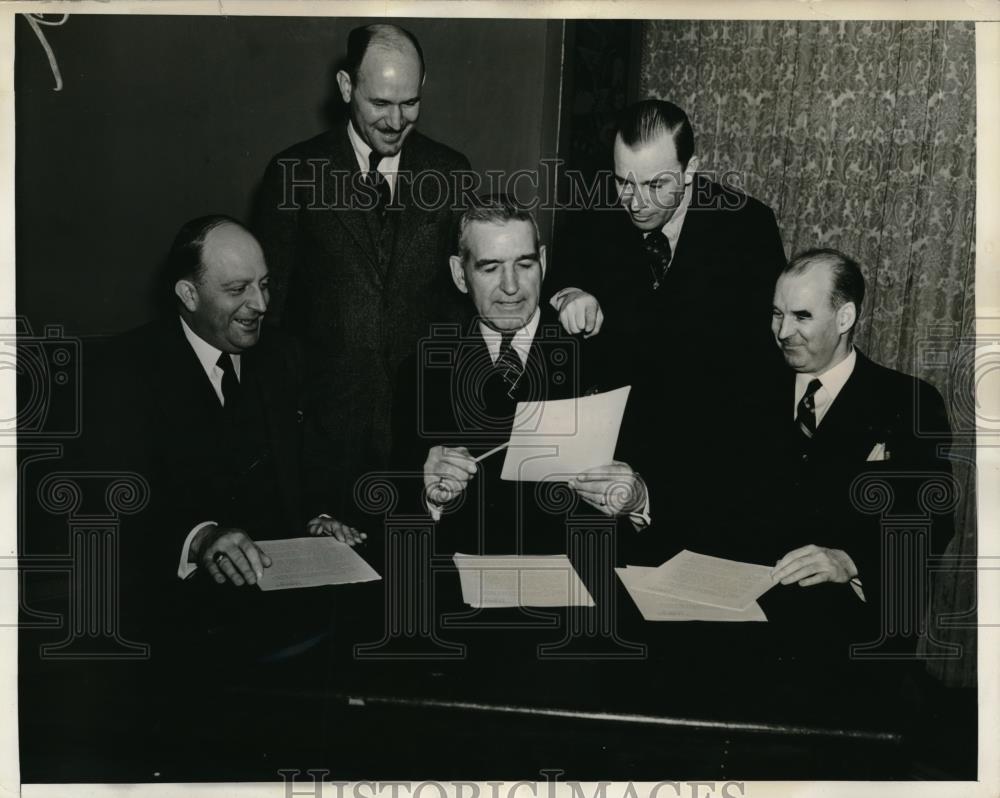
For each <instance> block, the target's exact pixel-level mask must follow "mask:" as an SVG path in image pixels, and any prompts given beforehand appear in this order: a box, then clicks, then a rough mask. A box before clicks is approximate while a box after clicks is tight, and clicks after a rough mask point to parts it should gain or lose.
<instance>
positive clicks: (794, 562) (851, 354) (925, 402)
mask: <svg viewBox="0 0 1000 798" xmlns="http://www.w3.org/2000/svg"><path fill="white" fill-rule="evenodd" d="M864 293H865V285H864V278H863V276H862V274H861V270H860V268H859V267H858V264H857V263H856V262H854V261H853V260H852V259H851V258H849V257H847V256H846V255H844V254H843V253H841V252H838V251H836V250H831V249H815V250H809V251H807V252H804V253H802V254H800V255H798V256H796V257H795V258H794V259H793V260H792V261H791V263H789V265H788V266H787V268H786V269H785V270H784V271H783V272H782V274H781V276H780V277H779V279H778V282H777V285H776V287H775V291H774V307H773V318H772V323H771V329H772V331H773V334H774V338H775V340H776V341H777V343H778V346H779V347H780V350H781V353H782V354H783V355H784V360H785V362H786V363H787V365H788V367H789V368H790V369H791V372H790V373H788V374H787V375H786V376H784V377H783V378H781V379H779V380H778V381H776V383H775V391H774V394H773V396H772V398H771V400H770V402H769V409H770V411H771V412H770V413H769V415H768V417H767V419H766V421H765V423H764V424H762V425H761V426H760V430H761V433H762V435H761V439H760V440H759V441H758V442H757V444H755V446H754V447H753V448H754V450H755V451H756V452H758V453H759V454H760V455H761V456H763V458H764V460H765V461H767V462H768V463H770V465H769V467H768V468H766V469H760V468H758V473H759V474H760V475H761V478H762V480H763V483H757V486H756V490H757V492H758V494H759V496H761V497H767V498H766V499H765V502H766V503H767V504H768V506H767V507H766V508H764V510H763V512H764V515H765V516H767V517H768V520H767V522H766V524H765V526H770V530H771V532H770V534H766V533H764V534H762V537H761V540H766V541H769V545H770V546H771V554H772V555H773V556H775V557H779V559H778V561H777V564H776V568H775V574H774V576H775V580H776V581H778V582H780V583H781V584H782V585H786V586H791V585H796V584H797V585H799V586H801V587H803V588H807V589H808V590H807V592H806V593H805V594H802V593H801V592H800V591H798V589H794V595H793V594H792V592H791V591H792V590H793V588H788V589H786V590H784V591H782V590H781V589H777V590H776V591H772V592H774V593H775V594H776V595H775V596H774V597H773V598H774V600H775V601H777V602H778V603H779V604H781V603H783V604H784V607H785V609H789V608H794V609H797V610H799V611H800V612H808V611H809V610H808V607H809V599H810V598H812V597H810V596H809V594H811V593H813V592H820V591H824V592H825V593H826V595H824V596H823V600H824V603H826V604H830V603H832V602H834V601H835V600H837V601H839V602H840V606H841V607H845V606H846V607H853V608H854V609H861V608H862V607H865V608H866V609H867V610H868V612H867V613H866V614H868V615H871V614H872V613H871V610H872V609H874V608H875V607H878V606H879V604H880V593H881V591H882V587H883V577H884V576H886V574H885V573H884V570H885V569H886V568H887V567H889V563H888V562H887V561H886V560H885V557H884V554H883V552H884V551H888V549H887V548H886V547H885V546H884V541H883V538H884V532H883V530H882V529H881V528H880V526H879V521H880V519H879V516H878V513H877V512H875V511H874V510H875V509H876V508H872V507H868V506H867V505H868V504H869V503H870V501H871V498H872V495H873V494H872V493H871V491H872V490H874V491H875V492H876V493H878V492H879V491H880V490H882V488H881V487H879V486H883V485H884V486H885V488H884V489H885V490H886V491H887V493H886V495H887V496H891V502H890V504H891V512H892V513H894V514H896V515H906V514H910V515H911V516H912V519H913V522H914V524H916V523H918V522H917V521H916V519H917V518H919V517H926V518H927V519H928V520H929V522H930V523H929V527H930V532H931V534H930V540H929V541H927V549H926V551H927V552H930V553H940V552H942V551H943V550H944V547H945V546H946V545H947V543H948V541H949V540H950V538H951V535H952V531H953V529H952V522H951V515H950V510H946V509H943V506H944V504H947V502H945V503H943V504H942V506H941V507H938V508H936V509H935V508H933V507H928V506H926V504H927V500H926V499H925V498H923V497H924V492H925V491H926V490H927V489H928V488H931V489H932V490H938V491H940V492H941V493H942V494H944V495H946V494H948V493H949V492H951V491H952V490H953V486H952V483H951V477H950V474H951V470H950V467H949V464H948V461H947V460H946V459H945V450H946V448H947V446H948V445H949V443H950V427H949V424H948V416H947V413H946V411H945V406H944V402H943V401H942V399H941V395H940V394H939V393H938V391H937V390H936V389H935V388H934V387H932V386H931V385H929V384H928V383H926V382H924V381H922V380H919V379H916V378H914V377H910V376H908V375H906V374H902V373H900V372H898V371H893V370H891V369H887V368H884V367H883V366H880V365H878V364H877V363H874V362H872V361H871V360H869V359H868V358H867V357H865V356H864V355H863V354H862V353H861V352H860V351H858V350H857V349H856V348H855V347H854V344H853V339H854V331H855V328H856V323H857V319H858V317H859V315H860V312H861V304H862V301H863V299H864ZM758 466H759V463H758ZM866 479H867V480H872V479H875V480H877V482H876V483H875V484H874V485H869V486H868V487H863V485H864V484H865V483H864V482H863V480H866ZM859 480H861V481H859ZM866 496H867V498H866ZM935 501H936V500H934V499H931V500H930V504H934V503H935ZM885 509H890V508H889V507H886V508H885ZM907 545H914V546H915V545H916V540H915V538H914V540H912V541H910V543H908V544H907ZM922 577H923V574H920V573H911V574H903V575H900V574H899V573H894V574H890V575H889V578H890V580H891V582H890V583H889V584H888V585H887V587H888V588H889V589H891V590H893V591H897V592H898V591H901V590H914V589H919V584H921V580H922ZM909 580H913V581H909ZM817 586H822V588H820V587H817ZM849 586H850V587H849ZM782 594H784V595H782ZM896 600H902V598H901V596H899V595H897V596H896ZM862 602H863V603H862Z"/></svg>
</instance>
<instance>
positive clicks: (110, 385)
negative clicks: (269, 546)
mask: <svg viewBox="0 0 1000 798" xmlns="http://www.w3.org/2000/svg"><path fill="white" fill-rule="evenodd" d="M93 365H94V370H93V372H92V373H93V374H94V377H95V379H94V381H93V383H92V385H93V388H94V390H95V392H96V391H99V392H100V395H99V396H97V397H95V401H91V402H88V406H89V408H90V412H89V416H88V418H87V419H86V422H87V433H88V437H89V438H91V440H92V444H93V445H92V446H91V447H90V449H91V455H90V462H91V463H92V464H98V463H100V464H102V465H103V467H107V468H113V469H123V468H127V469H130V470H134V471H136V472H137V473H139V474H140V475H142V476H143V477H144V478H145V479H146V480H147V481H148V482H149V484H150V488H151V491H152V498H151V503H150V507H149V511H148V513H147V514H146V515H145V516H144V517H143V519H141V520H140V521H136V522H131V523H130V524H129V525H128V528H129V529H130V530H131V533H130V534H128V535H127V536H126V538H127V539H126V540H123V543H124V548H125V552H126V557H125V559H126V562H128V563H129V564H130V567H131V566H133V565H134V564H136V563H142V566H141V568H140V569H138V573H136V576H137V577H139V578H141V579H143V580H147V581H151V582H153V583H155V584H156V585H161V586H162V585H163V584H168V583H172V582H176V581H177V576H176V571H177V564H178V560H179V557H180V552H181V547H182V544H183V542H184V539H185V537H186V536H187V534H188V533H189V532H190V530H191V529H192V528H193V527H194V526H196V525H197V524H199V523H201V522H203V521H216V522H217V523H219V524H220V525H224V526H238V527H241V528H244V529H246V530H247V531H248V533H249V534H250V535H251V537H254V538H257V539H260V538H264V537H293V536H298V535H302V534H305V531H304V524H305V521H306V520H307V519H308V518H309V517H313V516H314V515H316V514H318V513H319V512H320V511H321V507H322V505H323V503H324V501H323V497H322V493H321V490H320V489H319V488H318V486H313V484H312V483H311V481H309V480H308V479H307V476H306V475H307V473H308V471H309V469H308V468H306V467H305V465H304V459H303V458H304V453H303V434H302V427H303V412H302V405H301V386H302V363H301V358H300V355H299V354H298V349H297V347H296V346H295V345H294V344H293V343H292V341H291V340H290V339H288V337H287V336H284V335H282V334H281V333H280V331H277V330H266V331H265V334H263V335H262V336H261V340H260V343H259V344H258V345H257V346H255V347H254V348H253V349H250V350H248V351H246V352H244V353H243V355H242V357H241V375H240V383H241V398H240V405H239V407H240V411H241V412H240V414H239V415H238V416H237V421H236V422H235V424H236V425H237V427H236V431H235V433H234V432H233V431H231V430H230V429H229V428H227V422H226V420H225V415H224V413H223V411H222V407H221V405H220V403H219V400H218V398H217V396H216V394H215V392H214V390H213V388H212V386H211V383H210V382H209V380H208V377H207V375H206V374H205V371H204V370H203V369H202V367H201V364H200V363H199V362H198V359H197V356H196V355H195V353H194V350H193V349H192V348H191V346H190V344H189V343H188V341H187V339H186V338H185V337H184V333H183V331H182V329H181V324H180V321H179V320H178V318H177V317H176V316H172V317H169V318H164V319H163V320H161V321H157V322H154V323H152V324H149V325H146V326H144V327H142V328H139V329H138V330H134V331H132V332H130V333H126V334H125V335H123V336H120V337H118V338H117V339H115V340H113V341H111V342H109V344H108V345H107V346H106V347H105V348H104V351H103V352H102V353H101V354H100V356H99V357H98V358H97V359H96V360H95V362H94V364H93ZM265 453H266V455H265ZM262 455H265V456H262ZM248 493H249V495H248ZM307 496H308V498H307ZM234 497H235V500H234Z"/></svg>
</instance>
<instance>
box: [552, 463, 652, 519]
mask: <svg viewBox="0 0 1000 798" xmlns="http://www.w3.org/2000/svg"><path fill="white" fill-rule="evenodd" d="M569 486H570V487H571V488H572V489H573V490H575V491H576V492H577V493H578V494H579V495H580V498H581V499H583V500H584V501H585V502H587V503H588V504H591V505H593V506H594V507H596V508H597V509H598V510H600V511H601V512H602V513H604V514H605V515H625V514H628V513H633V512H637V511H639V510H641V509H642V507H643V506H644V505H645V503H646V485H645V483H644V482H643V481H642V477H640V476H639V475H638V474H637V473H635V471H633V470H632V467H631V466H630V465H629V464H628V463H619V462H618V461H617V460H613V461H612V462H610V463H608V464H607V465H603V466H597V467H596V468H591V469H588V470H587V471H583V472H581V473H579V474H577V475H576V476H575V477H574V478H573V479H571V480H570V481H569Z"/></svg>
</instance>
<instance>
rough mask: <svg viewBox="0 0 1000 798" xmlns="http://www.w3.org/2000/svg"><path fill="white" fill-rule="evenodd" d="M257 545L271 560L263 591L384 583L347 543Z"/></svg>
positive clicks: (318, 541) (272, 542) (304, 541)
mask: <svg viewBox="0 0 1000 798" xmlns="http://www.w3.org/2000/svg"><path fill="white" fill-rule="evenodd" d="M257 545H258V546H260V548H261V549H263V551H264V553H265V554H267V556H268V557H270V558H271V567H270V568H265V569H264V578H263V579H261V580H260V581H259V582H258V583H257V584H258V585H259V586H260V589H261V590H288V589H290V588H294V587H316V586H318V585H346V584H350V583H351V582H373V581H375V580H376V579H381V578H382V577H381V576H379V575H378V574H377V573H376V572H375V570H374V569H373V568H372V567H371V566H370V565H369V564H368V563H366V562H365V561H364V560H363V559H362V558H361V556H360V555H359V554H358V553H357V552H355V551H354V549H352V548H351V547H350V546H348V545H347V544H346V543H341V542H340V541H339V540H337V539H336V538H331V537H314V538H313V537H310V538H289V539H287V540H259V541H257Z"/></svg>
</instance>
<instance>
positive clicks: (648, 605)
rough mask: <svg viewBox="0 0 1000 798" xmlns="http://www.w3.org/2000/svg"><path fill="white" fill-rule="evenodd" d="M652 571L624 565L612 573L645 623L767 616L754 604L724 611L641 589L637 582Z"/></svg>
mask: <svg viewBox="0 0 1000 798" xmlns="http://www.w3.org/2000/svg"><path fill="white" fill-rule="evenodd" d="M655 570H656V569H655V568H647V567H643V566H639V565H628V566H626V567H625V568H615V573H616V574H618V578H619V579H621V580H622V584H623V585H625V589H626V590H627V591H628V594H629V595H630V596H631V597H632V601H634V602H635V606H636V607H638V608H639V612H640V613H642V617H643V618H644V619H645V620H647V621H766V620H767V616H766V615H764V611H763V610H762V609H761V608H760V605H759V604H758V603H757V602H756V601H755V602H753V603H752V604H751V605H750V606H749V607H747V608H746V609H745V610H727V609H724V608H722V607H713V606H711V605H710V604H699V603H697V602H694V601H685V600H684V599H679V598H675V597H673V596H667V595H664V594H663V593H654V592H653V591H651V590H644V589H642V588H641V587H639V583H640V582H641V581H642V580H643V579H644V578H645V577H648V576H650V575H651V573H652V572H653V571H655Z"/></svg>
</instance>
